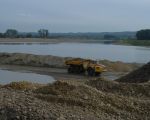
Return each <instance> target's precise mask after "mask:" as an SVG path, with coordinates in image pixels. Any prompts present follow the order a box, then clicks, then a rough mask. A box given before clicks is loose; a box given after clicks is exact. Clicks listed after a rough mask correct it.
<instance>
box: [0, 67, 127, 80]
mask: <svg viewBox="0 0 150 120" xmlns="http://www.w3.org/2000/svg"><path fill="white" fill-rule="evenodd" d="M0 69H5V70H11V71H19V72H33V73H37V74H42V75H49V76H52V77H54V79H56V80H74V79H75V80H85V79H86V80H88V79H95V78H96V77H88V76H86V75H74V74H68V73H67V70H66V69H60V68H47V67H31V66H18V65H0ZM124 74H125V73H123V72H105V73H103V74H102V76H101V77H104V78H106V79H110V80H114V79H116V78H118V77H120V76H122V75H124Z"/></svg>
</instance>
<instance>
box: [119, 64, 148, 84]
mask: <svg viewBox="0 0 150 120" xmlns="http://www.w3.org/2000/svg"><path fill="white" fill-rule="evenodd" d="M116 81H118V82H127V83H143V82H148V81H150V62H149V63H147V64H146V65H144V66H142V67H141V68H139V69H137V70H135V71H133V72H131V73H129V74H127V75H125V76H123V77H121V78H119V79H117V80H116Z"/></svg>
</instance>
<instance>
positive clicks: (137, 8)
mask: <svg viewBox="0 0 150 120" xmlns="http://www.w3.org/2000/svg"><path fill="white" fill-rule="evenodd" d="M149 12H150V0H0V32H4V31H5V30H6V29H7V28H15V29H17V30H18V31H26V32H30V31H34V32H35V31H37V30H38V29H40V28H46V29H48V30H49V32H115V31H136V30H139V29H143V28H150V13H149Z"/></svg>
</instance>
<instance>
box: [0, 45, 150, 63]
mask: <svg viewBox="0 0 150 120" xmlns="http://www.w3.org/2000/svg"><path fill="white" fill-rule="evenodd" d="M0 52H9V53H15V52H17V53H30V54H39V55H55V56H61V57H82V58H90V59H107V60H112V61H124V62H138V63H146V62H148V61H150V48H149V47H136V46H123V45H111V44H109V45H106V44H100V43H59V44H17V45H8V44H5V45H2V44H0Z"/></svg>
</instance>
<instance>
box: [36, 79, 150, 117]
mask: <svg viewBox="0 0 150 120" xmlns="http://www.w3.org/2000/svg"><path fill="white" fill-rule="evenodd" d="M89 82H91V81H89ZM92 82H93V81H92ZM94 82H95V81H94ZM96 82H97V81H96ZM100 82H102V84H105V85H104V86H107V87H105V89H104V87H103V89H101V88H100V89H95V87H94V86H92V87H91V85H89V84H88V85H86V84H80V83H72V82H64V81H63V82H62V81H59V82H56V83H55V84H52V85H48V86H45V87H42V88H39V89H37V90H36V94H37V95H36V97H37V98H39V99H41V100H44V101H47V102H50V103H55V104H56V103H57V104H61V105H64V104H65V105H67V106H72V107H75V106H76V107H80V109H86V110H87V109H88V111H89V112H90V113H91V112H92V111H93V112H94V113H95V116H96V117H97V118H98V119H124V117H125V118H127V119H143V118H144V119H145V118H148V117H150V116H149V113H148V111H149V110H150V107H149V106H147V105H149V104H150V102H149V101H147V99H149V96H150V94H149V92H148V91H147V90H146V93H145V91H142V92H141V94H143V93H144V95H143V96H145V100H144V99H142V100H140V99H139V98H140V97H139V98H138V97H135V98H134V97H133V96H132V94H131V95H129V94H130V92H129V93H125V94H121V93H122V92H123V91H126V89H128V88H130V89H131V90H132V92H133V90H135V91H136V90H137V88H138V87H139V86H137V88H136V87H135V88H133V89H132V86H131V87H124V88H121V87H123V85H122V86H119V85H117V83H116V84H115V83H114V84H112V86H111V85H108V84H109V82H108V81H106V83H104V82H103V81H100V80H99V84H101V83H100ZM97 83H98V82H97ZM97 83H96V85H97ZM110 84H111V83H110ZM118 84H119V83H118ZM101 86H103V85H101ZM101 86H99V87H101ZM97 88H98V87H97ZM113 88H114V90H113ZM139 88H140V89H144V88H145V89H147V88H150V87H149V86H148V87H147V88H146V87H145V86H143V88H142V86H140V87H139ZM111 89H112V90H113V91H112V92H111ZM120 89H121V90H120ZM104 91H105V92H104ZM118 91H119V92H118ZM139 91H140V90H138V91H136V92H135V93H134V94H137V93H138V92H139ZM146 94H148V95H146ZM129 96H132V97H131V98H130V97H129ZM141 109H142V110H141ZM104 114H105V117H104ZM144 115H145V116H144Z"/></svg>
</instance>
